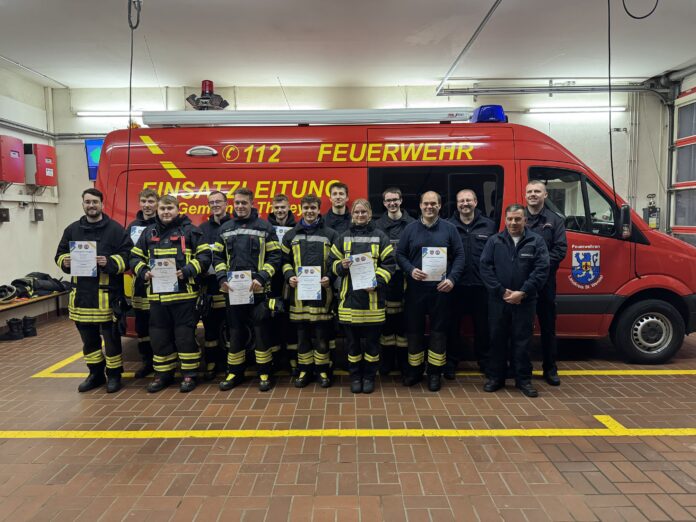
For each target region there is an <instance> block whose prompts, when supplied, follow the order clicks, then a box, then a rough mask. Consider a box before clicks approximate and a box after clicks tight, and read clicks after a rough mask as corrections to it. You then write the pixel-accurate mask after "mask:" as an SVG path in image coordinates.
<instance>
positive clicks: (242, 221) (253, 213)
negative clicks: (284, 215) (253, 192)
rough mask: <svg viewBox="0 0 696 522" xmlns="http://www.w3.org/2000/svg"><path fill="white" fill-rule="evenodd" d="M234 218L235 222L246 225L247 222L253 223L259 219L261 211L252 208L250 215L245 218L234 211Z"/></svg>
mask: <svg viewBox="0 0 696 522" xmlns="http://www.w3.org/2000/svg"><path fill="white" fill-rule="evenodd" d="M232 219H233V220H234V222H235V223H239V224H240V225H245V224H248V223H251V222H253V221H256V220H257V219H259V211H258V210H256V209H255V208H252V209H251V212H250V213H249V215H248V216H247V217H245V218H240V217H239V216H238V215H237V213H236V212H232Z"/></svg>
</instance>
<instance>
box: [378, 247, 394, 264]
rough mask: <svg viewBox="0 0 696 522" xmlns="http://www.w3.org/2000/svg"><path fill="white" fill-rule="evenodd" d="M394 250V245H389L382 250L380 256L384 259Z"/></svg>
mask: <svg viewBox="0 0 696 522" xmlns="http://www.w3.org/2000/svg"><path fill="white" fill-rule="evenodd" d="M393 252H394V247H393V246H392V245H388V246H387V247H386V248H385V249H384V250H382V253H381V254H380V256H379V258H380V259H381V260H382V261H384V260H385V259H386V258H387V256H388V255H389V254H391V253H393Z"/></svg>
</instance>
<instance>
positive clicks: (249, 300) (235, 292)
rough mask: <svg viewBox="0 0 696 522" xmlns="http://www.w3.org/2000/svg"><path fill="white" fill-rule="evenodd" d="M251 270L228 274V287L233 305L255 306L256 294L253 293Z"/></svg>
mask: <svg viewBox="0 0 696 522" xmlns="http://www.w3.org/2000/svg"><path fill="white" fill-rule="evenodd" d="M251 281H252V279H251V270H238V271H236V272H227V285H228V286H229V287H230V291H229V296H230V297H229V299H230V304H231V305H247V304H254V292H252V291H251Z"/></svg>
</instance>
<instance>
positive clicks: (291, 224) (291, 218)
mask: <svg viewBox="0 0 696 522" xmlns="http://www.w3.org/2000/svg"><path fill="white" fill-rule="evenodd" d="M268 222H269V223H270V224H271V225H273V226H274V227H294V226H295V225H296V224H297V220H296V219H295V214H293V213H292V210H288V219H287V220H286V221H285V224H284V225H281V224H280V223H278V218H276V216H275V214H274V213H273V212H271V213H270V214H268Z"/></svg>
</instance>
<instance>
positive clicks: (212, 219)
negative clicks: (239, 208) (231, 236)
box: [208, 212, 232, 228]
mask: <svg viewBox="0 0 696 522" xmlns="http://www.w3.org/2000/svg"><path fill="white" fill-rule="evenodd" d="M230 219H232V217H231V216H230V214H229V213H228V212H225V214H224V215H223V216H222V217H221V218H220V223H218V222H217V221H215V216H213V215H212V214H211V215H210V217H208V223H209V224H210V226H211V227H213V228H215V227H219V226H220V225H222V224H223V223H226V222H227V221H229V220H230Z"/></svg>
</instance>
